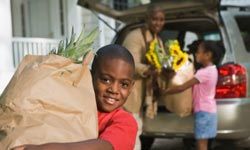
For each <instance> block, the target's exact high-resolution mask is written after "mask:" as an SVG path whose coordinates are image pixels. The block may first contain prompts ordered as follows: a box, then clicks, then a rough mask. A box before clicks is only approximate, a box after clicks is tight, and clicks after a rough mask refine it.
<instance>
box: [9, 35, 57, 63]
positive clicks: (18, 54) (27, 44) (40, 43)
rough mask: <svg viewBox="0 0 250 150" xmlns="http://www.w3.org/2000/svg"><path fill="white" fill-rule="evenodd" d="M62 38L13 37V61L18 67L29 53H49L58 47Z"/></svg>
mask: <svg viewBox="0 0 250 150" xmlns="http://www.w3.org/2000/svg"><path fill="white" fill-rule="evenodd" d="M59 42H60V40H57V39H46V38H13V39H12V50H13V63H14V66H15V67H17V66H18V65H19V63H20V62H21V61H22V59H23V57H24V56H25V55H27V54H31V55H47V54H48V53H49V52H50V51H51V50H52V49H55V48H57V46H58V43H59Z"/></svg>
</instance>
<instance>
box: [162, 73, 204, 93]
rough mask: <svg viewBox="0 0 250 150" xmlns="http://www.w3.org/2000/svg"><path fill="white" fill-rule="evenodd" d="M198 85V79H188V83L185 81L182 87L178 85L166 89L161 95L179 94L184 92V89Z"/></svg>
mask: <svg viewBox="0 0 250 150" xmlns="http://www.w3.org/2000/svg"><path fill="white" fill-rule="evenodd" d="M198 83H200V82H199V80H198V79H196V78H195V77H194V78H192V79H190V80H189V81H187V82H186V83H184V84H182V85H178V86H175V87H171V88H168V89H166V90H164V91H163V94H175V93H180V92H183V91H185V90H186V89H188V88H190V87H192V86H193V85H195V84H198Z"/></svg>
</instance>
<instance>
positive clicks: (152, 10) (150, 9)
mask: <svg viewBox="0 0 250 150" xmlns="http://www.w3.org/2000/svg"><path fill="white" fill-rule="evenodd" d="M159 11H160V12H162V13H164V9H163V8H162V7H161V6H159V5H156V4H152V5H149V6H148V8H147V17H150V16H151V15H152V14H154V13H155V12H159Z"/></svg>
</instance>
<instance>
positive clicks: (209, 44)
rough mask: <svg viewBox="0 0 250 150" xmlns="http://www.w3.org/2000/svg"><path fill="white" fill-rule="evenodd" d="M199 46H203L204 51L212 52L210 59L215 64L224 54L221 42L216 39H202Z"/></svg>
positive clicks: (217, 63)
mask: <svg viewBox="0 0 250 150" xmlns="http://www.w3.org/2000/svg"><path fill="white" fill-rule="evenodd" d="M200 44H201V46H203V48H204V51H205V52H211V53H212V61H213V63H214V64H215V65H219V63H220V61H221V59H222V58H223V56H224V54H225V48H224V46H223V44H222V43H221V42H217V41H210V40H208V41H202V42H201V43H200Z"/></svg>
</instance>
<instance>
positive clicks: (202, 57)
mask: <svg viewBox="0 0 250 150" xmlns="http://www.w3.org/2000/svg"><path fill="white" fill-rule="evenodd" d="M195 57H196V61H197V62H198V63H200V64H204V63H206V62H209V61H211V59H212V54H211V52H206V51H205V49H204V47H203V45H202V44H200V45H199V47H198V50H197V52H196V53H195Z"/></svg>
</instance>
